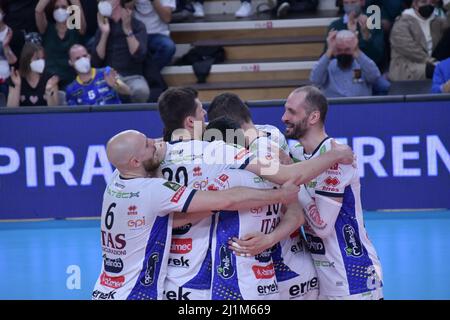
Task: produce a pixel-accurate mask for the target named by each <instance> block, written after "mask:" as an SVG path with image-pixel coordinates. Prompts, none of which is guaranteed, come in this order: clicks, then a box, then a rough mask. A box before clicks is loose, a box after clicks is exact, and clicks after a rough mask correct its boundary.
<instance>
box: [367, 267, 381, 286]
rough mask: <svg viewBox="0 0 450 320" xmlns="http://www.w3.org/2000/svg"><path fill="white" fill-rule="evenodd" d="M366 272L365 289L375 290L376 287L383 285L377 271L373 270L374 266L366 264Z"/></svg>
mask: <svg viewBox="0 0 450 320" xmlns="http://www.w3.org/2000/svg"><path fill="white" fill-rule="evenodd" d="M366 273H367V275H368V277H367V289H369V290H375V289H378V288H381V287H382V286H383V282H382V281H381V279H380V277H379V276H378V274H377V271H376V270H375V267H374V266H373V265H372V266H368V267H367V270H366Z"/></svg>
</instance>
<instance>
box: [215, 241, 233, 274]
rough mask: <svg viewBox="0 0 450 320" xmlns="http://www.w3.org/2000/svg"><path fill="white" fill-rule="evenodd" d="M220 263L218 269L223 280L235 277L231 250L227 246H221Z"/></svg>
mask: <svg viewBox="0 0 450 320" xmlns="http://www.w3.org/2000/svg"><path fill="white" fill-rule="evenodd" d="M219 261H220V265H219V266H218V267H217V273H218V274H219V276H220V277H221V278H223V279H230V278H231V277H232V276H233V275H234V266H233V260H232V253H231V250H229V249H228V247H227V246H225V245H221V246H220V249H219Z"/></svg>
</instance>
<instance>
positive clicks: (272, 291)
mask: <svg viewBox="0 0 450 320" xmlns="http://www.w3.org/2000/svg"><path fill="white" fill-rule="evenodd" d="M210 186H211V189H216V190H224V189H229V188H232V187H237V186H243V187H250V188H256V189H273V188H276V186H275V185H274V184H272V183H270V182H268V181H265V180H264V179H262V178H260V177H258V176H257V175H255V174H253V173H251V172H248V171H245V170H226V171H224V172H223V173H222V174H221V175H220V176H218V177H217V178H216V179H213V180H212V181H211V182H210ZM280 215H281V204H280V203H275V204H271V205H267V206H264V207H258V208H252V209H250V210H248V209H247V210H239V211H220V212H219V213H218V214H216V229H215V232H214V236H213V243H212V254H213V281H212V288H211V293H212V299H213V300H277V299H278V298H279V296H278V284H277V279H276V277H275V269H274V264H273V261H272V257H271V250H270V249H269V250H267V251H265V252H263V253H261V254H259V255H257V256H255V257H240V256H236V255H234V254H233V253H232V251H231V250H230V249H229V248H228V240H229V239H230V238H232V237H237V238H241V237H243V236H245V235H247V234H249V233H254V232H262V233H265V234H267V233H270V232H272V231H273V229H274V228H275V227H276V225H277V224H278V222H279V220H280Z"/></svg>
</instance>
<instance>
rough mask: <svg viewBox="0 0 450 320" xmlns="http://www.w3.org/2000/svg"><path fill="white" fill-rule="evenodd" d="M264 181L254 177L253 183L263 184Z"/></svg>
mask: <svg viewBox="0 0 450 320" xmlns="http://www.w3.org/2000/svg"><path fill="white" fill-rule="evenodd" d="M264 181H265V180H264V179H263V178H261V177H254V178H253V182H254V183H263V182H264Z"/></svg>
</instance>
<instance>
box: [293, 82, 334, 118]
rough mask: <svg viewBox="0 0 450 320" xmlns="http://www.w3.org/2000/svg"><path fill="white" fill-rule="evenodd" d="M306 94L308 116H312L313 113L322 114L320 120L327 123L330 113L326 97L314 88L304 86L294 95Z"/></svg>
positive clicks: (295, 91) (296, 90)
mask: <svg viewBox="0 0 450 320" xmlns="http://www.w3.org/2000/svg"><path fill="white" fill-rule="evenodd" d="M302 92H304V93H305V94H306V95H305V102H306V105H307V106H308V107H307V110H306V111H307V115H310V114H311V112H313V111H319V112H320V120H321V121H322V123H325V119H326V117H327V112H328V101H327V98H326V97H325V95H324V94H323V93H322V92H321V91H320V90H319V89H318V88H316V87H314V86H304V87H301V88H297V89H295V90H294V92H293V93H295V94H298V93H302Z"/></svg>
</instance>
